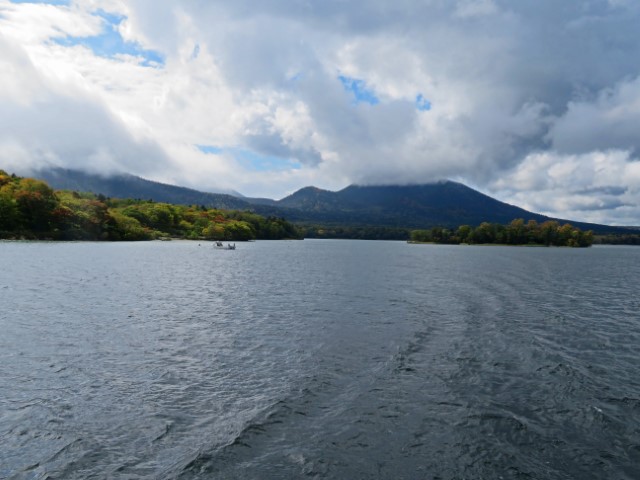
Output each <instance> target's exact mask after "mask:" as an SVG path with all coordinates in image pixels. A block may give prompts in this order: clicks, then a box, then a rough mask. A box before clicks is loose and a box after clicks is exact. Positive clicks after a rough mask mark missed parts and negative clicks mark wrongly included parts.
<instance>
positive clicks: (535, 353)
mask: <svg viewBox="0 0 640 480" xmlns="http://www.w3.org/2000/svg"><path fill="white" fill-rule="evenodd" d="M0 265H2V269H1V270H0V305H1V308H0V445H2V447H0V478H15V479H35V478H61V479H62V478H87V477H93V478H242V479H246V478H256V479H262V478H300V477H302V476H310V477H316V478H394V479H395V478H442V479H448V478H449V479H454V478H500V477H502V478H539V479H552V478H558V479H560V478H583V479H585V478H594V479H595V478H629V479H633V478H639V477H640V380H638V378H639V377H638V375H637V372H638V371H640V357H639V356H638V355H637V352H638V351H639V347H640V313H639V312H640V298H639V297H638V295H637V278H638V277H639V275H640V249H634V248H626V247H594V248H591V249H586V250H571V249H543V248H536V249H531V248H506V247H505V248H503V247H449V246H429V245H407V244H405V243H400V242H363V241H328V240H315V241H313V240H305V241H299V242H255V243H247V244H239V245H238V249H237V250H235V251H223V250H216V249H214V248H213V246H212V244H210V243H206V242H201V243H200V244H198V243H197V242H149V243H115V244H105V243H20V242H3V243H0Z"/></svg>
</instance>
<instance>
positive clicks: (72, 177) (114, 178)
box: [33, 168, 250, 210]
mask: <svg viewBox="0 0 640 480" xmlns="http://www.w3.org/2000/svg"><path fill="white" fill-rule="evenodd" d="M33 176H34V177H37V178H40V179H42V180H44V181H46V182H47V183H48V184H49V185H51V187H53V188H55V189H58V190H77V191H80V192H93V193H96V194H102V195H105V196H107V197H114V198H139V199H143V200H147V199H152V200H154V201H156V202H166V203H174V204H181V205H205V206H210V207H215V208H223V209H236V210H246V209H249V208H250V204H249V203H247V202H245V201H244V200H242V198H239V197H240V195H239V194H237V193H236V192H233V193H234V195H231V193H230V192H229V193H214V192H201V191H198V190H193V189H190V188H185V187H178V186H176V185H167V184H164V183H160V182H154V181H152V180H146V179H144V178H141V177H138V176H135V175H130V174H127V173H123V174H117V175H110V176H109V175H97V174H92V173H86V172H83V171H80V170H71V169H65V168H52V169H43V170H39V171H37V172H34V174H33Z"/></svg>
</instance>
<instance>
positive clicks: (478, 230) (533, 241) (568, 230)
mask: <svg viewBox="0 0 640 480" xmlns="http://www.w3.org/2000/svg"><path fill="white" fill-rule="evenodd" d="M409 241H410V242H415V243H440V244H452V245H458V244H476V245H487V244H498V245H544V246H547V247H549V246H556V247H590V246H591V245H592V244H593V232H592V231H591V230H587V231H586V232H585V231H582V230H580V229H579V228H576V227H574V226H572V225H571V224H569V223H565V224H564V225H562V226H561V225H560V224H559V223H558V222H556V221H555V220H549V221H546V222H543V223H541V224H538V222H536V221H535V220H529V221H528V222H527V223H525V222H524V220H523V219H521V218H519V219H516V220H513V221H512V222H511V223H510V224H508V225H501V224H498V223H487V222H484V223H481V224H480V225H479V226H477V227H475V228H473V227H471V226H470V225H461V226H459V227H458V228H457V229H456V230H455V231H453V230H449V229H447V228H441V227H434V228H431V229H430V230H413V231H412V232H411V239H410V240H409Z"/></svg>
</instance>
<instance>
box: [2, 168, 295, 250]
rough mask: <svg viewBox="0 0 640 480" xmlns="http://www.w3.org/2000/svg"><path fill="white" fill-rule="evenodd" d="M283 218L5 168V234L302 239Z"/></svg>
mask: <svg viewBox="0 0 640 480" xmlns="http://www.w3.org/2000/svg"><path fill="white" fill-rule="evenodd" d="M299 236H300V235H299V233H298V231H297V229H296V228H295V227H294V226H293V225H291V224H290V223H289V222H287V221H285V220H284V219H282V218H276V217H268V218H265V217H263V216H260V215H256V214H254V213H250V212H242V211H236V210H220V209H212V208H209V209H207V208H205V207H202V206H186V205H171V204H167V203H157V202H154V201H149V200H146V201H145V200H131V199H111V198H108V197H105V196H103V195H95V194H92V193H78V192H74V191H69V190H58V191H54V190H53V189H52V188H50V187H49V185H47V184H46V183H45V182H43V181H41V180H35V179H33V178H22V177H17V176H15V175H9V174H7V173H6V172H5V171H3V170H0V238H24V239H52V240H112V241H117V240H151V239H155V238H160V237H178V238H188V239H211V240H253V239H283V238H299Z"/></svg>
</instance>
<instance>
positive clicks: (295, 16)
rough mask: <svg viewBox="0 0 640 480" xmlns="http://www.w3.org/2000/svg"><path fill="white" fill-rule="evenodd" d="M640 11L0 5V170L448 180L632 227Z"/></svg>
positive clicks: (250, 187) (488, 6)
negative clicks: (52, 169)
mask: <svg viewBox="0 0 640 480" xmlns="http://www.w3.org/2000/svg"><path fill="white" fill-rule="evenodd" d="M638 25H640V2H637V1H636V0H582V1H578V0H562V1H557V0H368V1H367V2H349V1H346V0H322V1H320V0H315V1H314V0H286V1H285V0H234V1H232V2H231V1H217V0H126V1H125V0H57V1H37V2H36V1H15V0H14V1H10V0H0V168H2V169H4V170H7V171H10V172H11V171H16V172H18V173H22V172H26V171H29V170H32V169H37V168H43V167H51V166H57V167H66V168H74V169H82V170H86V171H89V172H95V173H105V174H108V173H113V172H128V173H132V174H135V175H140V176H143V177H145V178H149V179H153V180H157V181H162V182H165V183H172V184H177V185H182V186H188V187H192V188H197V189H200V190H205V191H217V190H220V189H233V190H235V191H239V192H241V193H242V194H244V195H247V196H254V197H269V198H282V197H284V196H286V195H288V194H290V193H292V192H294V191H296V190H297V189H299V188H302V187H305V186H309V185H314V186H317V187H320V188H325V189H328V190H338V189H341V188H344V187H345V186H347V185H349V184H352V183H357V184H363V185H366V184H415V183H429V182H434V181H439V180H444V179H451V180H455V181H459V182H462V183H465V184H466V185H469V186H471V187H473V188H476V189H478V190H480V191H482V192H483V193H486V194H488V195H491V196H493V197H495V198H498V199H500V200H503V201H506V202H509V203H512V204H515V205H518V206H520V207H523V208H526V209H529V210H532V211H535V212H539V213H544V214H548V215H552V216H555V217H560V218H568V219H573V220H580V221H592V222H598V223H607V224H615V225H640V35H638V33H637V31H638Z"/></svg>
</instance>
